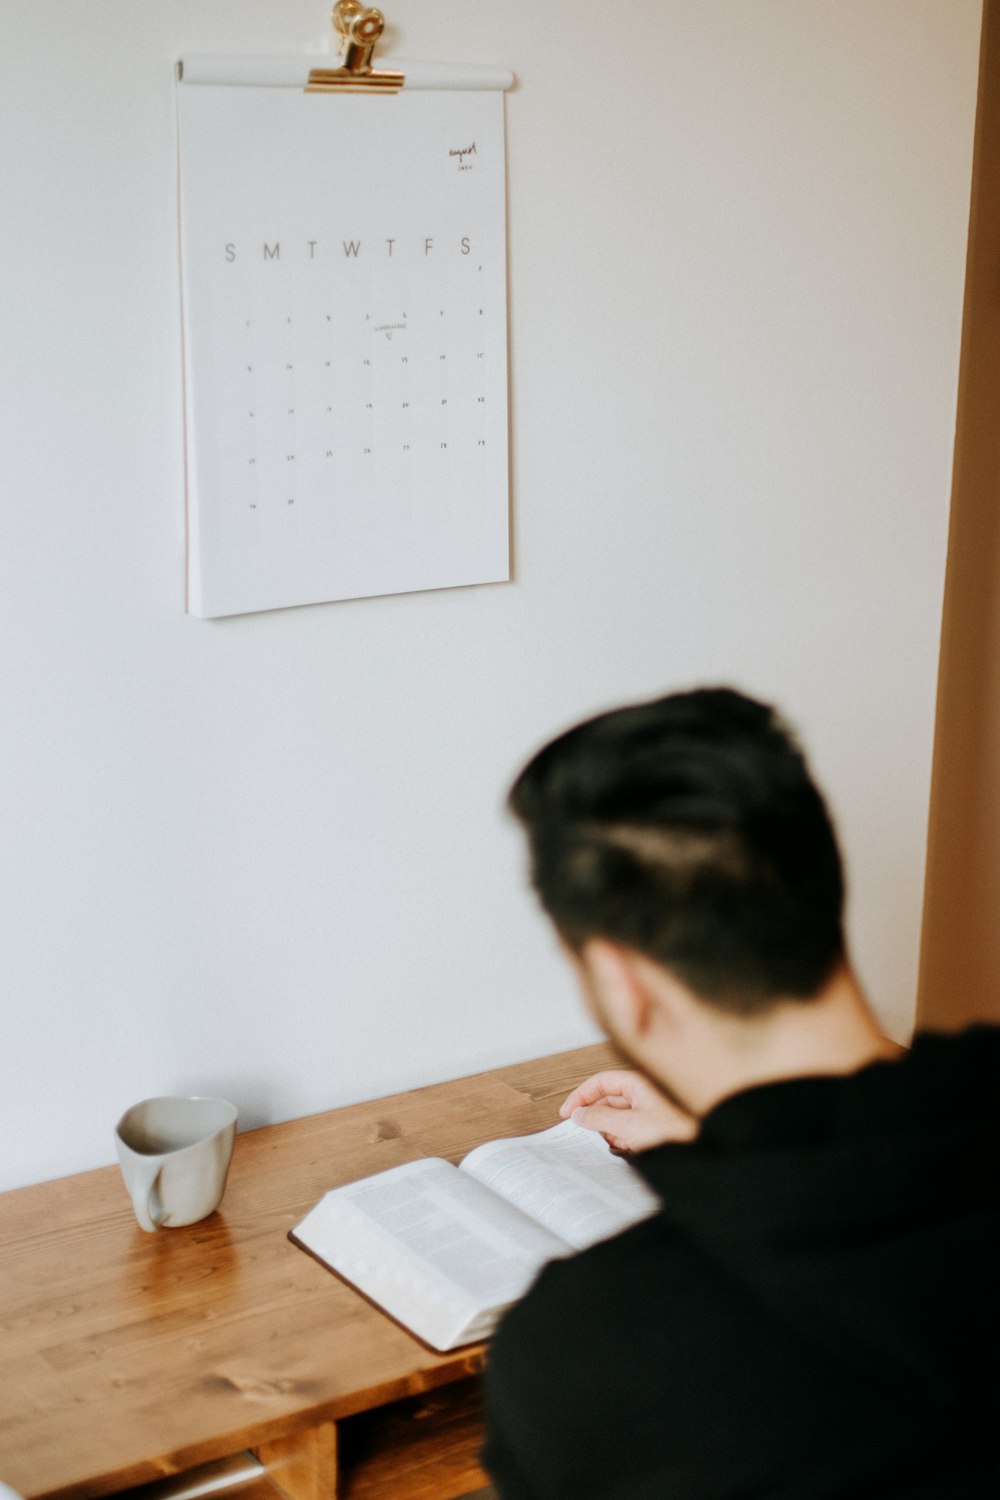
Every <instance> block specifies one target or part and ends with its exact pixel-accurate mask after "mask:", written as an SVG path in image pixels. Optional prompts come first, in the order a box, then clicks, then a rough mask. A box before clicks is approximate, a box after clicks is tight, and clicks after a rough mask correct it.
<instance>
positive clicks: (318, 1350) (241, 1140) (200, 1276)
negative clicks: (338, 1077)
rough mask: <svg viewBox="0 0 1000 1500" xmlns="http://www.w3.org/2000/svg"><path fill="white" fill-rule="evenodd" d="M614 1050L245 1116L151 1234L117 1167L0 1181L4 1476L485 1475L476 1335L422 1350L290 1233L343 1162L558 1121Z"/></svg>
mask: <svg viewBox="0 0 1000 1500" xmlns="http://www.w3.org/2000/svg"><path fill="white" fill-rule="evenodd" d="M614 1061H615V1058H614V1056H613V1053H612V1051H611V1049H610V1048H609V1047H607V1046H604V1045H599V1046H596V1047H585V1048H581V1049H578V1050H576V1051H574V1052H564V1053H560V1054H558V1055H557V1056H554V1057H548V1058H541V1059H538V1060H537V1061H533V1062H527V1063H520V1064H516V1065H514V1066H513V1067H506V1068H499V1069H496V1070H495V1071H493V1072H489V1073H481V1074H479V1075H477V1076H475V1077H472V1078H463V1079H457V1080H455V1081H454V1082H451V1083H444V1084H437V1085H434V1086H432V1087H429V1088H423V1089H417V1090H415V1091H414V1092H412V1093H407V1094H397V1095H394V1096H392V1097H390V1098H386V1099H378V1100H375V1101H373V1102H371V1103H368V1104H358V1105H352V1106H350V1107H349V1108H347V1109H338V1110H332V1111H330V1112H329V1113H327V1114H321V1115H313V1116H311V1117H309V1118H307V1119H303V1120H294V1121H290V1122H289V1123H287V1124H282V1125H271V1126H267V1127H265V1128H264V1129H262V1130H254V1131H249V1132H247V1133H246V1134H244V1135H241V1136H238V1137H237V1141H236V1149H235V1152H234V1156H233V1164H232V1168H231V1171H230V1176H229V1184H228V1187H227V1189H226V1196H225V1199H224V1201H223V1204H222V1208H221V1209H220V1211H219V1212H218V1213H215V1214H213V1215H212V1216H211V1218H208V1219H205V1220H203V1221H202V1223H200V1224H194V1225H191V1226H190V1227H189V1228H186V1229H164V1230H160V1231H159V1233H157V1234H145V1233H143V1231H142V1230H141V1229H139V1228H138V1227H137V1225H136V1223H135V1220H134V1218H133V1216H132V1208H131V1204H130V1202H129V1199H128V1196H127V1194H126V1192H125V1188H124V1185H123V1183H122V1181H121V1177H120V1174H119V1172H118V1168H117V1167H106V1168H102V1169H101V1170H99V1171H95V1172H85V1173H82V1174H81V1175H79V1176H75V1177H65V1178H61V1179H59V1180H57V1181H55V1182H47V1183H42V1184H40V1185H38V1186H36V1187H28V1188H19V1189H17V1190H15V1191H13V1192H9V1193H4V1194H0V1480H3V1481H4V1482H6V1483H7V1484H10V1485H13V1486H14V1488H15V1489H18V1490H20V1491H21V1492H22V1493H23V1494H24V1495H25V1496H28V1497H32V1500H42V1497H60V1500H89V1497H96V1496H100V1495H107V1494H111V1493H114V1492H117V1491H120V1490H123V1489H127V1488H129V1487H131V1486H135V1485H139V1484H144V1483H147V1482H149V1481H153V1480H163V1479H164V1476H185V1479H184V1483H185V1484H186V1483H187V1480H188V1479H189V1478H190V1477H192V1476H191V1471H194V1470H198V1469H199V1468H200V1466H202V1465H211V1466H212V1467H211V1468H209V1469H208V1470H207V1471H206V1474H207V1476H208V1478H209V1479H210V1480H216V1481H217V1482H218V1483H221V1484H224V1483H226V1482H230V1483H232V1484H234V1485H235V1484H236V1483H237V1482H238V1481H239V1482H240V1483H242V1485H243V1489H244V1494H243V1500H266V1497H267V1496H270V1497H271V1500H280V1497H281V1495H284V1496H287V1497H289V1500H320V1497H321V1496H322V1497H324V1500H331V1497H333V1496H334V1495H336V1496H338V1497H348V1500H369V1497H371V1500H376V1497H377V1500H389V1497H396V1496H398V1497H404V1496H412V1497H416V1496H425V1497H427V1500H450V1497H454V1496H458V1495H465V1494H468V1493H469V1492H470V1491H473V1490H476V1489H477V1488H478V1487H480V1486H483V1485H485V1484H486V1482H487V1481H486V1477H485V1476H484V1475H483V1473H482V1470H481V1469H480V1468H479V1466H478V1462H477V1459H476V1453H477V1449H478V1444H479V1438H480V1404H479V1403H480V1392H479V1382H478V1380H477V1378H476V1377H477V1376H478V1374H479V1372H480V1371H481V1369H482V1367H483V1362H484V1356H485V1346H484V1345H482V1344H478V1345H473V1346H469V1347H467V1348H465V1349H460V1350H457V1351H455V1352H452V1353H449V1354H435V1353H433V1352H431V1351H430V1350H428V1349H427V1348H425V1347H424V1345H422V1344H421V1343H419V1342H418V1341H417V1340H416V1339H414V1338H412V1337H411V1336H410V1335H409V1334H407V1333H406V1332H405V1331H404V1330H403V1329H401V1328H399V1327H398V1326H397V1325H396V1324H395V1323H393V1322H392V1321H391V1320H390V1319H389V1318H387V1317H385V1316H383V1315H382V1314H381V1313H380V1312H379V1311H378V1310H377V1309H376V1308H374V1307H372V1306H371V1305H370V1304H369V1303H367V1302H366V1301H365V1300H364V1299H363V1298H362V1297H361V1296H359V1295H358V1294H357V1293H356V1292H354V1291H352V1290H351V1288H350V1287H348V1286H347V1285H346V1284H345V1283H343V1282H341V1281H340V1280H338V1278H337V1277H336V1276H334V1275H332V1274H331V1273H330V1272H329V1271H327V1270H325V1269H324V1268H323V1267H322V1266H320V1265H318V1264H317V1263H316V1262H315V1261H314V1260H312V1259H310V1257H309V1256H307V1255H305V1254H303V1252H302V1251H301V1250H299V1249H297V1248H296V1247H295V1246H294V1245H292V1244H291V1243H290V1242H289V1241H288V1240H287V1239H286V1235H287V1233H288V1231H289V1229H291V1228H292V1226H293V1225H294V1224H295V1223H297V1222H298V1220H299V1219H300V1218H302V1216H303V1214H304V1213H305V1212H306V1210H307V1209H308V1208H310V1207H311V1206H312V1204H313V1203H314V1202H315V1201H316V1200H317V1199H318V1198H319V1197H321V1196H322V1194H323V1193H324V1192H325V1191H326V1190H327V1189H328V1188H331V1187H334V1186H336V1185H337V1184H339V1183H343V1182H350V1181H352V1180H354V1179H356V1178H358V1177H363V1176H366V1175H367V1174H368V1173H371V1172H378V1171H381V1170H382V1169H383V1168H385V1167H391V1166H395V1165H396V1164H397V1163H399V1162H404V1161H412V1160H414V1159H416V1158H418V1157H421V1156H445V1157H448V1158H450V1159H451V1160H453V1161H458V1160H459V1159H460V1158H461V1157H463V1156H464V1155H465V1154H466V1152H468V1151H470V1150H471V1149H472V1148H473V1147H474V1146H477V1145H480V1144H481V1143H482V1142H483V1141H486V1140H491V1139H493V1138H495V1137H497V1136H504V1135H517V1134H521V1133H523V1132H527V1131H532V1130H540V1129H544V1128H545V1127H546V1126H548V1125H551V1124H554V1123H556V1120H557V1113H556V1112H557V1108H558V1105H559V1103H560V1102H561V1100H562V1098H563V1097H564V1095H565V1094H566V1093H567V1092H568V1091H569V1089H570V1088H572V1086H573V1085H574V1084H575V1083H577V1082H579V1081H580V1079H581V1078H584V1077H585V1076H586V1075H587V1074H588V1073H591V1072H594V1071H595V1070H596V1069H598V1068H602V1067H607V1066H609V1065H611V1064H612V1063H613V1062H614ZM194 1477H195V1478H204V1477H205V1476H199V1475H195V1476H194ZM179 1487H180V1486H179V1485H178V1481H177V1480H172V1481H170V1482H166V1483H164V1484H163V1485H162V1486H161V1488H162V1489H164V1490H167V1491H176V1490H177V1489H178V1488H179ZM150 1493H151V1494H154V1495H155V1494H156V1491H152V1492H150ZM232 1493H233V1491H232V1490H227V1491H226V1494H227V1500H228V1497H229V1496H230V1495H231V1494H232Z"/></svg>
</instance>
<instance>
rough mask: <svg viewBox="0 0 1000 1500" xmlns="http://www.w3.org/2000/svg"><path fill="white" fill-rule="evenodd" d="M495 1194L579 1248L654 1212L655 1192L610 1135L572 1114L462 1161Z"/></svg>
mask: <svg viewBox="0 0 1000 1500" xmlns="http://www.w3.org/2000/svg"><path fill="white" fill-rule="evenodd" d="M461 1170H462V1171H463V1172H468V1173H471V1174H472V1175H473V1176H474V1177H475V1178H476V1179H477V1180H478V1181H479V1182H482V1183H484V1184H485V1185H486V1186H487V1187H488V1188H490V1189H491V1190H492V1191H493V1192H494V1193H497V1194H499V1195H500V1196H501V1197H502V1198H505V1199H506V1200H507V1202H508V1203H512V1204H514V1205H516V1206H517V1207H518V1208H520V1209H522V1210H523V1212H524V1213H526V1214H528V1215H530V1217H531V1218H532V1219H535V1220H536V1221H537V1222H538V1223H539V1224H543V1225H544V1226H545V1227H546V1228H547V1229H549V1230H551V1231H552V1233H553V1234H558V1235H559V1236H560V1237H561V1238H562V1239H564V1240H566V1241H567V1242H568V1243H569V1244H570V1245H572V1246H573V1248H574V1249H576V1250H583V1249H585V1248H586V1247H587V1246H588V1245H593V1244H595V1243H596V1242H597V1241H598V1240H603V1239H607V1238H608V1237H609V1236H610V1235H613V1234H617V1233H618V1232H619V1231H620V1230H622V1229H625V1228H626V1227H627V1226H628V1225H629V1224H634V1223H637V1222H638V1221H639V1220H640V1219H644V1218H647V1217H648V1216H649V1215H650V1214H652V1213H655V1212H656V1209H657V1207H658V1206H659V1200H658V1198H657V1197H656V1194H655V1193H654V1192H653V1191H652V1190H651V1189H650V1188H649V1187H647V1186H646V1183H645V1182H644V1181H643V1180H642V1178H641V1177H640V1176H639V1174H638V1173H637V1172H635V1171H634V1170H633V1169H632V1168H631V1167H630V1166H629V1165H628V1164H627V1162H625V1161H623V1160H622V1158H621V1157H620V1156H613V1155H612V1153H611V1152H610V1151H609V1150H608V1146H607V1143H606V1142H605V1141H604V1139H603V1137H602V1136H600V1135H598V1134H597V1133H596V1132H595V1131H593V1130H584V1129H583V1127H582V1126H579V1125H574V1124H573V1121H572V1120H566V1121H564V1123H563V1124H562V1125H555V1126H553V1127H552V1129H551V1130H543V1131H540V1132H539V1133H538V1134H537V1135H526V1136H520V1137H516V1138H514V1139H511V1140H501V1141H489V1142H487V1144H486V1145H485V1146H478V1147H477V1148H476V1149H475V1151H470V1152H469V1155H468V1156H467V1157H466V1158H465V1160H464V1161H463V1162H462V1166H461Z"/></svg>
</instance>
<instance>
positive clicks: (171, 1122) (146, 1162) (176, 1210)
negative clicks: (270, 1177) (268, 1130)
mask: <svg viewBox="0 0 1000 1500" xmlns="http://www.w3.org/2000/svg"><path fill="white" fill-rule="evenodd" d="M235 1137H236V1106H235V1105H234V1104H230V1103H229V1100H228V1099H181V1098H176V1097H173V1096H167V1097H162V1098H159V1099H143V1101H142V1102H141V1104H133V1106H132V1108H131V1109H127V1110H126V1111H125V1113H124V1114H123V1115H122V1117H121V1119H120V1120H119V1121H118V1124H117V1125H116V1126H115V1148H116V1150H117V1152H118V1160H119V1162H120V1163H121V1169H122V1176H123V1177H124V1179H125V1186H126V1187H127V1188H128V1190H129V1193H130V1194H131V1195H132V1207H133V1208H134V1209H135V1216H136V1218H137V1219H138V1221H139V1224H140V1227H141V1228H143V1229H148V1230H154V1229H160V1228H167V1229H176V1228H178V1227H179V1226H180V1225H182V1224H197V1222H198V1220H199V1219H204V1218H207V1217H208V1215H209V1214H210V1213H213V1212H214V1211H215V1209H217V1208H218V1206H219V1204H220V1203H221V1202H222V1195H223V1193H224V1192H225V1189H226V1175H227V1173H228V1171H229V1163H230V1161H231V1159H232V1155H233V1141H234V1139H235Z"/></svg>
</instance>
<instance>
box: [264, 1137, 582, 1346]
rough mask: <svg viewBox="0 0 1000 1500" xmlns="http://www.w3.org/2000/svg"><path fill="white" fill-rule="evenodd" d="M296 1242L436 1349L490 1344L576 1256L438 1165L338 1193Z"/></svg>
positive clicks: (397, 1171) (298, 1232) (420, 1165)
mask: <svg viewBox="0 0 1000 1500" xmlns="http://www.w3.org/2000/svg"><path fill="white" fill-rule="evenodd" d="M294 1236H295V1238H296V1240H298V1241H299V1243H300V1244H302V1245H304V1246H305V1247H306V1248H308V1249H310V1250H312V1251H313V1253H314V1254H316V1255H318V1256H319V1257H320V1259H322V1260H323V1261H325V1262H326V1263H327V1264H328V1265H329V1266H331V1267H332V1268H333V1269H334V1270H335V1271H338V1272H339V1273H340V1274H341V1275H342V1276H344V1277H345V1278H346V1279H347V1280H348V1281H350V1282H352V1283H353V1284H354V1285H355V1286H357V1287H359V1288H360V1290H361V1291H363V1292H364V1293H366V1295H368V1296H369V1297H371V1298H372V1300H373V1301H375V1302H378V1303H379V1305H380V1306H382V1307H384V1308H385V1310H386V1311H387V1312H388V1313H390V1314H391V1315H392V1316H393V1317H395V1318H397V1319H398V1320H399V1322H401V1323H404V1324H406V1326H407V1327H409V1328H412V1329H413V1331H414V1332H415V1333H417V1334H418V1335H419V1336H420V1337H421V1338H423V1339H425V1340H426V1342H427V1343H429V1344H432V1345H433V1346H434V1347H435V1348H438V1349H446V1348H452V1347H454V1346H455V1345H456V1344H459V1343H466V1342H468V1341H470V1340H471V1339H474V1338H480V1337H483V1336H485V1334H486V1333H488V1332H489V1331H490V1330H491V1329H492V1327H493V1324H494V1323H495V1321H496V1318H497V1317H498V1316H499V1313H500V1312H501V1311H503V1309H504V1308H506V1307H508V1306H509V1305H510V1304H511V1303H512V1302H515V1301H516V1300H517V1299H518V1298H519V1297H520V1296H522V1295H523V1293H524V1292H525V1291H526V1290H527V1288H528V1286H529V1285H530V1283H531V1281H532V1280H533V1279H534V1277H535V1275H536V1273H537V1272H538V1270H539V1269H540V1268H541V1266H542V1265H543V1264H544V1263H545V1261H547V1260H551V1259H553V1258H555V1257H558V1256H564V1255H566V1254H568V1253H569V1248H570V1247H569V1245H568V1244H567V1243H566V1242H564V1241H563V1240H561V1239H559V1238H557V1237H556V1236H555V1235H553V1234H551V1233H550V1232H549V1231H547V1230H546V1229H544V1228H542V1227H541V1226H540V1225H539V1224H537V1223H535V1222H533V1221H532V1220H531V1219H530V1218H527V1217H526V1216H525V1215H524V1214H523V1213H522V1212H520V1210H518V1209H517V1208H515V1207H513V1206H512V1205H511V1204H509V1203H505V1202H504V1201H503V1200H502V1199H500V1198H498V1197H496V1195H495V1194H493V1193H492V1192H490V1191H489V1189H488V1188H486V1187H484V1186H483V1185H482V1183H480V1182H477V1181H476V1180H475V1178H474V1177H471V1176H469V1175H467V1174H465V1173H462V1172H460V1171H458V1170H457V1169H456V1168H455V1167H453V1166H452V1165H451V1163H450V1162H445V1161H439V1160H429V1161H426V1160H425V1161H417V1162H408V1163H406V1164H405V1165H404V1166H401V1167H392V1168H390V1169H389V1171H387V1172H380V1173H378V1174H377V1175H376V1176H374V1177H367V1178H364V1179H363V1180H362V1181H361V1182H355V1183H350V1184H348V1185H347V1186H345V1187H341V1188H335V1189H333V1191H332V1192H329V1193H327V1194H326V1196H325V1197H324V1198H323V1199H321V1201H320V1202H319V1203H318V1204H317V1205H316V1207H315V1208H314V1209H313V1210H312V1211H311V1212H310V1213H309V1214H308V1215H307V1216H306V1218H305V1219H304V1220H303V1221H302V1223H301V1224H299V1225H298V1226H297V1228H296V1229H295V1231H294Z"/></svg>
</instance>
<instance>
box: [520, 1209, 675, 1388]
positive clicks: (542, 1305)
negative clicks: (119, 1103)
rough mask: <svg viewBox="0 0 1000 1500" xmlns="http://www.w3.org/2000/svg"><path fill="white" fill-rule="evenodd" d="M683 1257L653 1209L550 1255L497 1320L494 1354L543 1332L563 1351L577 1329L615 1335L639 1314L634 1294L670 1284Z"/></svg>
mask: <svg viewBox="0 0 1000 1500" xmlns="http://www.w3.org/2000/svg"><path fill="white" fill-rule="evenodd" d="M683 1260H684V1253H683V1249H682V1246H681V1242H680V1240H679V1237H678V1236H677V1235H676V1233H675V1232H674V1231H673V1230H672V1229H671V1227H670V1225H669V1224H668V1223H666V1221H665V1220H664V1219H663V1216H662V1215H661V1214H654V1215H653V1217H652V1218H650V1219H645V1220H643V1221H642V1222H641V1223H639V1224H634V1225H632V1226H631V1228H629V1229H625V1230H623V1231H622V1232H621V1233H620V1234H617V1235H615V1236H614V1237H613V1238H611V1239H608V1240H602V1241H600V1242H599V1243H598V1244H596V1245H591V1246H590V1247H589V1249H587V1250H583V1251H580V1252H579V1253H578V1254H576V1255H572V1256H570V1257H569V1258H568V1259H566V1260H553V1261H550V1262H549V1263H548V1264H547V1265H546V1266H545V1267H544V1268H543V1269H542V1271H541V1272H540V1273H539V1275H538V1277H537V1278H536V1280H535V1282H534V1284H533V1286H532V1287H531V1289H530V1290H529V1292H528V1293H527V1295H526V1296H525V1297H523V1298H522V1299H521V1301H520V1302H518V1303H517V1304H516V1305H515V1306H514V1307H513V1308H512V1309H511V1310H510V1312H508V1313H507V1314H506V1316H505V1317H504V1318H503V1320H502V1321H501V1323H500V1326H499V1328H498V1329H497V1332H496V1334H495V1335H494V1340H493V1351H494V1352H493V1358H494V1360H499V1359H502V1358H503V1356H504V1355H505V1354H506V1353H507V1352H508V1351H510V1350H513V1349H515V1348H520V1347H521V1346H522V1345H525V1344H528V1343H530V1344H531V1346H532V1347H533V1348H536V1349H537V1348H538V1347H539V1346H541V1347H545V1341H546V1335H547V1334H549V1333H551V1334H552V1335H553V1336H557V1337H558V1340H559V1344H560V1347H561V1348H563V1349H564V1350H565V1348H566V1345H567V1342H571V1341H572V1340H573V1338H574V1336H575V1334H576V1333H577V1331H579V1335H580V1337H581V1338H583V1339H586V1341H587V1343H588V1344H589V1343H590V1342H591V1341H592V1340H593V1339H594V1338H595V1337H600V1333H601V1330H602V1329H603V1328H604V1327H606V1326H610V1327H611V1328H613V1329H614V1330H615V1332H616V1334H617V1335H618V1336H619V1337H620V1336H621V1334H622V1333H623V1332H624V1331H626V1330H627V1328H628V1327H629V1324H630V1323H631V1322H632V1321H633V1320H634V1319H635V1318H636V1317H637V1316H641V1314H640V1313H639V1312H638V1311H637V1309H638V1308H639V1306H640V1305H641V1302H640V1301H639V1300H637V1299H642V1298H643V1297H644V1296H646V1295H655V1291H656V1289H657V1288H660V1287H663V1286H664V1285H667V1284H671V1283H672V1284H674V1285H676V1281H675V1277H674V1276H673V1275H672V1274H671V1272H672V1271H676V1270H678V1269H679V1268H680V1264H681V1262H682V1261H683ZM665 1278H666V1280H665Z"/></svg>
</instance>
